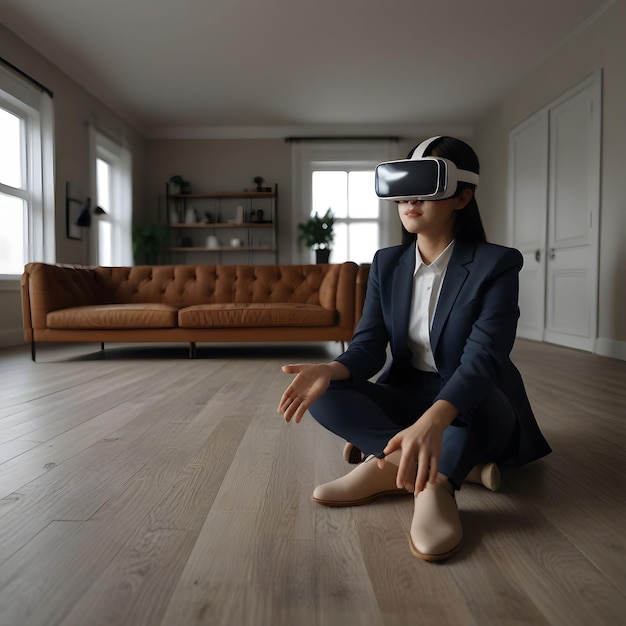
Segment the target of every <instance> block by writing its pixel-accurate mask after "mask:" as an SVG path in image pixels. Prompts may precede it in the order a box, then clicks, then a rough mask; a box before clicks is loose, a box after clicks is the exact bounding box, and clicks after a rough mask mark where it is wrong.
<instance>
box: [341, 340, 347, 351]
mask: <svg viewBox="0 0 626 626" xmlns="http://www.w3.org/2000/svg"><path fill="white" fill-rule="evenodd" d="M341 351H342V352H345V351H346V342H345V341H342V342H341Z"/></svg>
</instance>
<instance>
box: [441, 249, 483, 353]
mask: <svg viewBox="0 0 626 626" xmlns="http://www.w3.org/2000/svg"><path fill="white" fill-rule="evenodd" d="M474 248H475V246H474V244H469V243H464V242H459V241H457V242H456V243H455V244H454V250H453V251H452V257H451V258H450V262H449V263H448V269H447V270H446V276H445V278H444V281H443V285H442V286H441V293H440V294H439V300H438V302H437V309H436V310H435V317H434V318H433V325H432V328H431V329H430V347H431V350H432V351H433V354H434V353H435V350H436V349H437V344H438V343H439V338H440V337H441V331H442V330H443V327H444V325H445V323H446V320H447V319H448V315H450V311H451V310H452V306H453V305H454V303H455V301H456V299H457V296H458V295H459V292H460V291H461V287H463V284H464V283H465V281H466V280H467V277H468V276H469V273H470V271H469V267H467V266H468V265H469V264H470V263H472V261H473V260H474Z"/></svg>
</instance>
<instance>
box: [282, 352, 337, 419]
mask: <svg viewBox="0 0 626 626" xmlns="http://www.w3.org/2000/svg"><path fill="white" fill-rule="evenodd" d="M282 370H283V372H285V374H296V377H295V378H294V379H293V380H292V381H291V384H290V385H289V387H287V389H286V390H285V393H283V395H282V397H281V399H280V403H279V405H278V409H277V411H278V413H282V414H283V415H284V416H285V420H286V421H287V422H290V421H291V420H292V418H294V417H295V419H296V423H299V422H300V420H301V419H302V417H303V416H304V414H305V413H306V411H307V409H308V408H309V407H310V406H311V404H313V402H315V400H317V399H318V398H319V397H320V396H321V395H322V394H323V393H324V392H325V391H326V389H328V385H329V384H330V381H331V379H332V374H333V368H332V365H331V364H330V363H318V364H309V363H297V364H294V365H283V367H282Z"/></svg>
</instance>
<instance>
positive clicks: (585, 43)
mask: <svg viewBox="0 0 626 626" xmlns="http://www.w3.org/2000/svg"><path fill="white" fill-rule="evenodd" d="M625 31H626V5H625V4H624V2H617V3H616V4H614V5H612V6H611V8H609V9H608V10H607V11H606V12H605V13H604V14H602V15H601V16H600V17H599V18H598V19H596V20H595V21H594V22H592V23H591V24H590V25H589V26H588V27H587V28H586V29H584V30H583V31H582V32H580V33H578V34H577V35H575V36H573V37H571V38H570V39H569V40H568V41H567V42H566V43H565V44H564V45H563V46H561V47H560V48H559V49H558V50H557V51H555V52H554V53H553V54H552V55H551V56H550V57H549V58H548V59H546V60H545V61H544V63H542V64H541V66H540V67H538V68H536V70H535V71H534V72H532V73H531V75H529V76H528V77H527V79H526V80H525V81H524V82H523V83H522V84H520V85H519V86H518V87H517V88H516V89H515V91H514V92H513V93H511V94H510V95H509V97H508V98H506V100H505V101H504V102H503V103H502V104H501V105H499V106H498V107H496V108H495V109H494V110H493V111H491V112H490V113H489V115H487V116H485V117H484V119H482V120H481V121H480V123H479V124H478V125H477V128H476V134H475V139H474V145H475V147H476V149H477V152H478V154H479V155H480V157H481V165H482V170H483V176H481V190H480V196H479V200H480V206H481V211H482V212H483V215H484V217H485V221H486V223H487V224H488V230H489V233H488V234H489V236H490V238H491V239H492V240H500V241H506V237H507V219H506V207H507V187H506V185H507V168H508V133H509V131H510V130H511V129H512V128H514V127H515V126H516V125H517V124H519V123H520V122H522V121H523V120H525V119H526V118H528V117H529V116H530V115H531V114H533V113H534V112H536V111H537V110H539V109H541V108H542V107H543V106H545V105H546V104H548V103H549V102H551V101H552V100H554V99H555V98H557V97H558V96H559V95H561V94H562V93H564V92H565V91H567V90H568V89H569V88H570V87H573V86H574V85H576V84H577V83H578V82H580V81H581V80H583V79H584V78H585V77H586V76H587V75H589V74H590V73H591V72H592V71H593V70H595V69H597V68H602V71H603V111H602V116H603V121H602V124H603V130H602V176H601V199H600V202H601V209H600V215H601V217H600V219H601V226H600V258H599V263H600V280H599V315H598V340H597V343H596V351H597V352H598V353H600V354H604V355H606V356H613V357H616V358H622V359H626V289H624V276H626V252H625V251H624V243H623V239H624V235H626V194H625V193H624V182H623V181H624V162H625V159H624V146H626V124H625V123H624V111H626V81H624V75H625V73H626V40H625V38H624V32H625Z"/></svg>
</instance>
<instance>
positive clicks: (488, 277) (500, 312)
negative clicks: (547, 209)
mask: <svg viewBox="0 0 626 626" xmlns="http://www.w3.org/2000/svg"><path fill="white" fill-rule="evenodd" d="M522 263H523V258H522V255H521V254H520V252H519V251H518V250H515V249H513V248H506V247H503V246H498V245H495V244H489V243H477V244H476V243H468V242H462V241H456V242H455V244H454V250H453V252H452V256H451V258H450V262H449V264H448V269H447V270H446V274H445V277H444V281H443V285H442V287H441V292H440V295H439V301H438V303H437V308H436V310H435V315H434V318H433V322H432V327H431V333H430V343H431V349H432V353H433V356H434V359H435V363H436V365H437V369H438V371H439V374H440V376H441V387H440V390H439V393H438V394H437V396H436V398H435V399H436V400H437V399H444V400H448V401H449V402H451V403H452V404H454V406H456V407H457V409H459V413H460V417H459V422H460V423H462V422H463V421H467V420H470V419H471V416H472V414H473V412H474V411H475V410H476V409H477V408H478V407H480V405H481V403H482V402H483V401H484V400H485V399H486V398H487V397H488V396H489V394H491V393H493V392H494V390H495V389H499V390H500V391H502V392H503V393H504V394H505V395H506V397H507V398H508V399H509V402H510V403H511V406H512V408H513V410H514V412H515V414H516V416H517V420H518V424H519V441H518V448H517V450H515V451H514V454H513V456H514V460H515V461H516V462H518V463H527V462H529V461H532V460H534V459H536V458H539V457H541V456H543V455H545V454H548V453H549V452H550V451H551V450H550V446H549V445H548V443H547V442H546V440H545V439H544V437H543V435H542V434H541V432H540V430H539V427H538V425H537V422H536V420H535V416H534V415H533V411H532V409H531V406H530V402H529V401H528V396H527V395H526V390H525V388H524V383H523V381H522V377H521V375H520V373H519V371H518V370H517V368H516V367H515V366H514V365H513V363H512V362H511V359H510V356H509V355H510V352H511V349H512V348H513V343H514V341H515V332H516V328H517V320H518V318H519V308H518V291H519V280H518V275H519V272H520V270H521V268H522ZM414 269H415V246H414V245H410V246H408V247H407V246H394V247H391V248H383V249H382V250H379V251H378V252H377V253H376V255H375V257H374V260H373V261H372V266H371V268H370V273H369V279H368V283H367V292H366V298H365V304H364V307H363V315H362V317H361V320H360V322H359V324H358V327H357V329H356V331H355V334H354V337H353V339H352V342H351V343H350V345H349V346H348V349H347V350H346V352H344V354H342V355H341V356H339V357H338V358H337V359H336V360H337V361H339V362H341V363H342V364H343V365H345V366H346V367H347V369H348V370H349V372H350V375H351V379H352V381H353V382H355V383H358V382H363V381H366V380H368V379H370V378H371V377H372V376H374V375H375V374H376V373H378V372H379V371H380V370H381V369H382V368H383V367H384V366H385V364H386V367H385V369H384V371H383V372H382V373H381V375H380V376H379V378H378V382H381V383H394V382H399V381H402V380H406V376H403V372H405V371H406V369H407V368H410V367H411V352H410V350H409V348H408V345H407V338H408V328H409V314H410V310H411V298H412V291H413V272H414ZM387 345H389V347H390V352H391V359H389V361H388V362H387V351H386V350H387ZM417 417H419V416H416V418H417Z"/></svg>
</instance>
